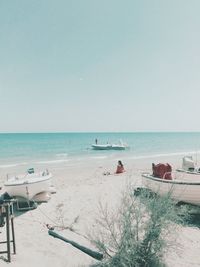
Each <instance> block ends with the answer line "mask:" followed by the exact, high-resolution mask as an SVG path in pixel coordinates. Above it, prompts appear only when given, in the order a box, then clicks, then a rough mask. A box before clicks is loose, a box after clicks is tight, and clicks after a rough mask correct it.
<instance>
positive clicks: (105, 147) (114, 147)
mask: <svg viewBox="0 0 200 267" xmlns="http://www.w3.org/2000/svg"><path fill="white" fill-rule="evenodd" d="M92 148H93V149H94V150H125V149H126V147H125V146H123V145H109V144H108V145H92Z"/></svg>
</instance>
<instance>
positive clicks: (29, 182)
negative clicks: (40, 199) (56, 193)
mask: <svg viewBox="0 0 200 267" xmlns="http://www.w3.org/2000/svg"><path fill="white" fill-rule="evenodd" d="M51 179H52V174H51V173H49V172H48V170H45V171H43V172H39V173H35V172H34V169H29V170H28V171H27V173H25V174H21V175H14V176H11V177H9V176H7V181H5V182H4V191H6V192H7V193H8V194H9V195H10V196H11V197H20V198H24V199H28V200H32V199H33V198H34V196H36V195H38V194H40V193H43V192H50V188H51V185H52V183H51Z"/></svg>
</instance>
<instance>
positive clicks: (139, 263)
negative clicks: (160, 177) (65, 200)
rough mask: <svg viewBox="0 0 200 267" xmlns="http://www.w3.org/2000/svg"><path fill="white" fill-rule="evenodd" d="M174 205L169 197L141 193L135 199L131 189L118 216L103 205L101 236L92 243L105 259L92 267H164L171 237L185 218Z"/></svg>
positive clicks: (126, 194)
mask: <svg viewBox="0 0 200 267" xmlns="http://www.w3.org/2000/svg"><path fill="white" fill-rule="evenodd" d="M175 204H176V203H174V202H173V200H171V198H170V196H166V197H158V196H156V195H152V194H151V193H149V192H148V191H141V192H140V195H139V196H138V197H136V196H135V195H134V194H133V190H132V188H131V187H129V189H128V190H127V191H126V192H125V193H124V194H123V198H122V202H121V205H120V207H119V209H118V210H117V211H116V212H114V213H110V212H109V211H108V208H107V207H103V206H102V205H100V218H99V219H98V220H97V225H98V229H99V233H98V237H95V238H93V239H92V242H93V243H94V244H95V245H96V247H97V248H98V250H99V251H100V252H102V253H103V254H104V259H103V261H102V262H100V263H98V264H96V265H93V266H95V267H97V266H99V267H157V266H159V267H160V266H164V263H163V255H164V253H165V251H166V249H168V248H169V246H171V243H169V240H170V239H169V238H168V237H169V234H170V233H174V231H175V228H176V223H178V222H181V221H182V220H183V218H184V216H180V214H182V215H184V214H185V213H184V209H183V210H181V208H180V207H179V214H178V213H177V207H176V205H175ZM93 236H94V235H93Z"/></svg>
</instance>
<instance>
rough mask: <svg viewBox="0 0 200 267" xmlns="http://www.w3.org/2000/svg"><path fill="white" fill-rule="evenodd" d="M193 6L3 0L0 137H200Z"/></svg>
mask: <svg viewBox="0 0 200 267" xmlns="http://www.w3.org/2000/svg"><path fill="white" fill-rule="evenodd" d="M199 10H200V1H199V0H191V1H188V0H151V1H149V0H123V1H122V0H71V1H69V0H29V1H27V0H1V1H0V132H1V133H3V132H88V131H89V132H138V131H147V132H148V131H200V123H199V119H198V115H199V114H200V16H199Z"/></svg>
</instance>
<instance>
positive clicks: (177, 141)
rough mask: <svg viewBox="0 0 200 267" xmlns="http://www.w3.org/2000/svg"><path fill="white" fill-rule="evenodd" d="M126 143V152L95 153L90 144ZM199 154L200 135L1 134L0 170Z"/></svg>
mask: <svg viewBox="0 0 200 267" xmlns="http://www.w3.org/2000/svg"><path fill="white" fill-rule="evenodd" d="M95 139H97V140H98V144H106V143H115V144H117V143H119V142H120V140H121V141H122V142H124V143H127V144H128V146H129V149H127V150H125V151H112V150H111V151H96V150H93V149H92V148H91V145H92V144H93V143H95ZM192 153H200V133H199V132H184V133H183V132H173V133H172V132H155V133H154V132H134V133H130V132H129V133H125V132H123V133H116V132H115V133H111V132H109V133H94V132H93V133H71V132H70V133H2V134H0V169H1V168H12V167H13V168H14V167H17V166H20V165H27V167H34V165H39V164H41V165H42V164H43V165H45V164H47V165H50V164H54V165H59V164H62V163H65V164H66V165H67V164H72V163H75V162H79V161H82V162H84V161H87V160H92V159H94V160H95V159H106V158H107V159H112V158H120V159H121V158H123V159H126V158H127V159H130V158H131V159H141V158H151V157H156V156H157V157H162V156H170V155H185V154H192Z"/></svg>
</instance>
